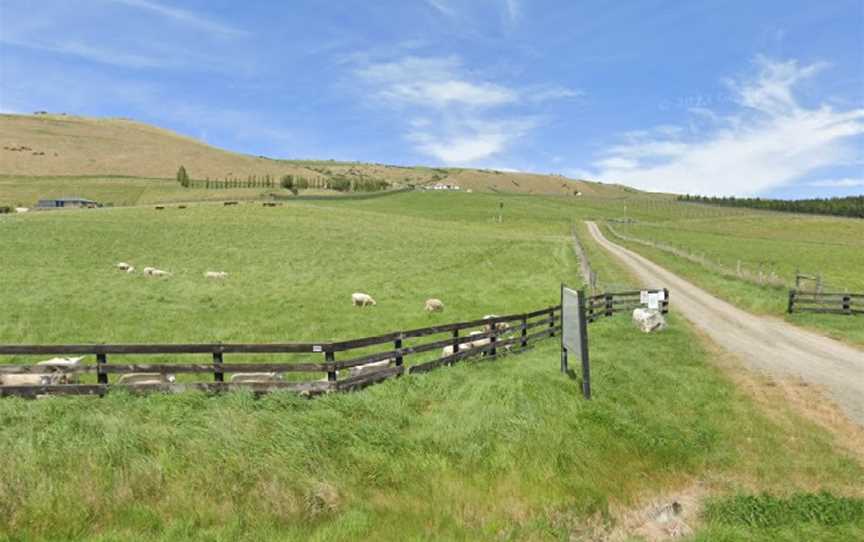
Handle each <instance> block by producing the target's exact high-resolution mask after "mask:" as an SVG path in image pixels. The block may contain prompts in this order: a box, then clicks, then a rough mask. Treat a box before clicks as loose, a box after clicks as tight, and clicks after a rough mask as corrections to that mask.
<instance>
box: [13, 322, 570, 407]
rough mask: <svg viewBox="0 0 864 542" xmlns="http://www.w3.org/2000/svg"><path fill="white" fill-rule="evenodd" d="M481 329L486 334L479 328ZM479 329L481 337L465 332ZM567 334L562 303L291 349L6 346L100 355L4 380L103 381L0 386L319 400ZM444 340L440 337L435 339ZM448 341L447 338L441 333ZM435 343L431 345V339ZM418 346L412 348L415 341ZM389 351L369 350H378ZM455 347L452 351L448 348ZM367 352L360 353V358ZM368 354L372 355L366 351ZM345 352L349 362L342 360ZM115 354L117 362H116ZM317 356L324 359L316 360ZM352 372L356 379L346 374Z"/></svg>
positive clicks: (26, 391) (16, 351)
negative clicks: (258, 376)
mask: <svg viewBox="0 0 864 542" xmlns="http://www.w3.org/2000/svg"><path fill="white" fill-rule="evenodd" d="M478 327H480V328H481V331H479V332H478V331H476V328H478ZM472 328H474V334H468V333H467V332H466V333H461V334H460V331H465V330H469V329H472ZM560 330H561V306H560V305H556V306H552V307H547V308H544V309H540V310H537V311H533V312H528V313H522V314H511V315H508V316H496V317H493V318H484V319H479V320H471V321H467V322H457V323H452V324H444V325H439V326H432V327H425V328H420V329H412V330H408V331H396V332H392V333H386V334H384V335H377V336H373V337H364V338H362V339H354V340H349V341H340V342H319V343H283V344H222V343H211V344H125V345H124V344H113V345H111V344H84V345H81V344H78V345H76V344H66V345H0V356H45V355H61V356H76V355H77V356H82V355H83V356H91V355H92V356H95V357H96V363H95V364H86V363H85V364H80V365H77V366H71V367H57V366H45V365H38V364H37V365H33V364H23V363H6V364H0V378H2V377H3V375H9V374H40V375H45V374H47V375H51V374H56V373H72V374H74V375H82V374H91V375H92V374H95V375H96V382H95V383H90V384H78V383H75V384H45V385H26V386H23V385H22V386H18V385H0V397H3V396H9V395H18V396H26V397H35V396H37V395H46V394H69V395H104V394H105V393H107V392H108V391H109V389H127V390H130V391H136V392H147V391H168V392H180V391H184V390H202V391H208V392H220V391H227V390H231V389H249V390H252V391H254V392H257V393H266V392H270V391H276V390H289V391H294V392H298V393H303V394H304V395H316V394H320V393H326V392H331V391H345V390H353V389H358V388H362V387H364V386H367V385H369V384H373V383H376V382H380V381H382V380H386V379H388V378H392V377H397V376H401V375H403V374H407V373H423V372H427V371H431V370H433V369H436V368H438V367H442V366H447V365H452V364H454V363H457V362H459V361H461V360H463V359H465V358H469V357H472V356H477V355H481V354H482V355H484V356H485V357H487V358H490V357H495V356H497V355H498V354H499V353H501V352H502V351H511V350H518V349H525V348H528V347H529V345H531V344H532V343H533V342H535V341H537V340H539V339H542V338H546V337H553V336H555V335H556V333H559V332H560ZM435 335H438V336H439V337H435ZM442 335H443V336H444V338H441V337H440V336H442ZM430 338H431V339H434V340H431V341H429V340H428V339H430ZM409 342H410V343H411V344H408V343H409ZM376 347H377V348H382V347H384V348H386V349H385V350H383V351H377V352H371V353H370V352H368V349H370V348H373V349H375V348H376ZM445 347H452V348H451V351H452V353H449V354H448V353H446V352H444V351H443V349H444V348H445ZM358 350H360V351H361V352H360V353H354V352H355V351H358ZM364 350H366V351H364ZM435 350H439V354H441V355H439V356H436V357H434V358H433V359H431V360H430V359H420V356H419V355H420V354H422V353H424V352H433V351H435ZM273 354H290V355H299V356H302V357H303V358H304V359H302V360H299V361H281V362H267V363H264V362H258V361H255V362H247V361H243V362H240V363H230V362H228V361H226V359H225V357H226V356H231V355H245V356H248V355H262V356H263V355H273ZM124 355H127V356H128V355H136V356H139V355H144V356H148V355H151V356H152V355H160V356H165V355H184V356H185V355H199V356H201V355H205V356H209V357H210V358H211V362H210V363H151V364H141V363H134V364H129V363H122V364H121V363H114V362H113V360H114V357H115V356H124ZM337 355H338V356H339V357H340V358H342V356H346V357H345V358H344V359H337ZM109 356H111V357H112V358H111V359H110V360H109ZM310 356H321V357H323V360H322V361H320V362H315V361H312V360H310V359H309V357H310ZM414 359H417V360H418V361H417V363H413V364H411V365H410V366H409V365H406V360H412V361H413V360H414ZM384 360H390V363H389V364H388V366H387V367H383V368H380V369H377V368H376V369H375V370H370V371H368V372H360V374H357V375H356V376H351V375H350V373H351V371H350V370H351V368H353V367H361V366H363V365H366V364H370V363H375V362H381V361H384ZM130 373H158V374H161V375H168V374H171V375H176V374H197V375H202V374H210V375H212V381H211V382H177V383H168V382H165V383H159V384H134V385H125V384H124V385H121V384H116V383H112V382H111V378H110V376H111V375H122V374H130ZM231 373H278V374H279V375H283V374H285V373H319V376H321V375H322V374H323V375H326V376H325V377H324V378H321V379H320V380H308V379H306V380H295V381H291V380H286V381H273V382H243V383H239V382H238V383H234V382H230V381H229V382H226V381H225V375H226V374H231ZM346 373H347V374H348V376H346Z"/></svg>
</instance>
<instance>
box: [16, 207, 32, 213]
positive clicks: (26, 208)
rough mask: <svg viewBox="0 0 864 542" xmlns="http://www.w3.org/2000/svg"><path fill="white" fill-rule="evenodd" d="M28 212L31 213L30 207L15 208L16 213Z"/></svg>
mask: <svg viewBox="0 0 864 542" xmlns="http://www.w3.org/2000/svg"><path fill="white" fill-rule="evenodd" d="M28 211H30V209H29V208H28V207H15V212H16V213H26V212H28Z"/></svg>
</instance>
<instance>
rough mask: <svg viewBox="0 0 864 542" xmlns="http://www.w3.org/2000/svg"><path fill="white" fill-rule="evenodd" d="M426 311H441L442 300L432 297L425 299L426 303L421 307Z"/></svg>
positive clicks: (442, 308)
mask: <svg viewBox="0 0 864 542" xmlns="http://www.w3.org/2000/svg"><path fill="white" fill-rule="evenodd" d="M423 310H425V311H426V312H441V311H443V310H444V302H443V301H441V300H440V299H435V298H434V297H433V298H431V299H427V300H426V305H425V306H424V307H423Z"/></svg>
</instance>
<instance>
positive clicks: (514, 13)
mask: <svg viewBox="0 0 864 542" xmlns="http://www.w3.org/2000/svg"><path fill="white" fill-rule="evenodd" d="M504 7H505V13H506V14H507V21H508V22H509V23H510V24H511V25H514V24H516V23H518V22H519V19H520V17H522V5H521V4H520V3H519V0H504Z"/></svg>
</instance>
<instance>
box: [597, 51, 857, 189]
mask: <svg viewBox="0 0 864 542" xmlns="http://www.w3.org/2000/svg"><path fill="white" fill-rule="evenodd" d="M757 65H758V67H759V73H758V75H757V76H756V77H754V78H752V79H750V80H747V81H736V82H729V86H730V87H731V88H732V89H733V90H734V92H735V98H736V100H737V102H738V104H739V106H740V110H739V111H738V112H737V113H736V114H733V115H723V114H720V113H718V112H716V111H711V110H704V108H702V110H700V111H696V112H694V113H693V114H694V115H695V116H697V117H698V119H694V121H695V120H699V121H702V122H701V124H700V123H696V122H694V123H692V124H691V126H690V128H689V129H688V130H683V129H682V130H676V129H674V127H670V126H668V125H664V126H662V127H660V128H659V129H655V130H652V131H641V132H639V133H631V134H629V136H628V137H627V142H625V143H623V144H620V145H614V146H611V147H609V148H607V149H606V150H605V151H604V152H603V153H602V155H601V157H600V158H599V159H598V160H597V162H596V163H595V164H594V166H595V167H596V168H597V171H596V172H593V173H592V177H594V178H598V179H601V180H604V181H608V182H617V183H623V184H627V185H630V186H634V187H638V188H643V189H646V190H658V191H669V192H678V193H700V194H716V195H752V194H759V193H760V192H764V191H766V190H769V189H772V188H777V187H781V186H784V185H788V184H790V183H792V182H794V181H795V180H797V179H800V178H802V177H804V176H805V175H807V174H809V173H810V172H812V171H815V170H817V169H819V168H825V167H829V166H836V165H842V164H848V163H850V162H851V161H854V160H855V159H856V153H855V149H854V147H853V146H852V145H850V138H854V137H856V136H861V135H862V134H864V109H850V110H847V111H836V110H834V109H833V108H831V107H830V106H829V105H827V104H822V105H819V106H817V107H805V106H803V105H801V104H800V103H799V101H798V100H796V98H795V94H794V92H793V90H794V87H795V85H796V84H799V83H800V82H801V81H803V80H805V79H808V78H810V77H813V76H814V75H815V74H816V73H817V72H819V71H820V70H821V69H823V68H824V65H823V64H813V65H809V66H799V65H798V63H797V62H795V61H794V60H793V61H787V62H772V61H769V60H767V59H765V58H758V59H757Z"/></svg>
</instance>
